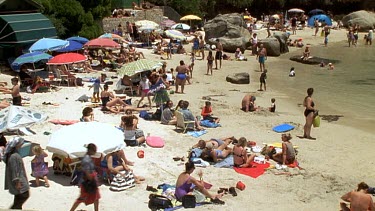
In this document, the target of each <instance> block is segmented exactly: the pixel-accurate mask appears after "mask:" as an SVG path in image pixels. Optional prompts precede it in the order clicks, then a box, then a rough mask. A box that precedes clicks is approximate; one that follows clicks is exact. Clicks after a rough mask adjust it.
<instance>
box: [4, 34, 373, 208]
mask: <svg viewBox="0 0 375 211" xmlns="http://www.w3.org/2000/svg"><path fill="white" fill-rule="evenodd" d="M297 33H298V35H297V36H295V35H294V36H292V39H295V38H299V37H303V38H304V40H305V43H310V44H313V45H320V44H321V43H322V42H323V38H321V37H313V36H311V35H312V33H313V31H312V30H311V29H305V31H297ZM265 35H266V32H262V33H261V35H260V37H261V38H263V37H265ZM345 39H346V35H345V30H341V31H335V30H332V33H331V35H330V42H337V41H342V40H345ZM187 50H188V51H189V50H190V49H187ZM295 50H297V49H293V48H292V49H291V51H295ZM298 51H301V52H302V49H299V50H298ZM145 53H146V57H147V58H151V59H158V58H159V56H156V55H151V54H150V53H148V51H145ZM245 56H246V57H247V58H248V59H249V60H248V61H247V62H237V61H223V68H222V69H221V70H214V75H213V76H207V75H204V74H205V73H206V61H200V60H197V61H196V65H195V68H194V73H193V84H192V85H187V86H186V88H185V93H186V94H184V95H181V94H173V95H171V99H172V100H173V101H174V102H175V104H176V103H177V101H178V100H180V99H184V100H188V101H189V102H190V109H191V110H192V111H193V113H194V114H195V115H199V112H200V108H201V106H203V105H204V101H205V100H202V96H209V95H211V96H212V99H215V101H211V102H212V104H213V110H214V113H215V115H217V116H219V117H220V118H221V124H222V127H221V128H217V129H208V133H207V134H206V135H204V136H202V137H201V138H203V139H209V138H211V137H223V136H232V135H233V136H235V137H238V138H239V137H241V136H244V137H246V138H247V139H248V140H253V141H256V142H257V143H258V145H261V144H262V143H273V142H280V134H277V133H275V132H273V131H272V130H271V128H272V127H273V126H276V125H278V124H281V123H285V122H287V123H289V122H291V123H293V124H295V125H297V127H296V128H295V129H294V130H293V131H291V134H292V135H293V137H294V138H293V139H292V142H293V143H294V144H295V145H298V146H299V154H298V160H299V162H300V165H301V167H303V168H305V169H306V170H302V171H299V170H296V169H292V170H291V172H292V173H293V174H294V175H293V176H285V175H279V176H277V175H274V174H273V171H269V172H266V173H265V174H264V175H262V176H260V177H259V178H257V179H252V178H251V177H247V176H244V175H240V174H237V173H236V172H235V171H234V170H232V169H217V168H213V167H208V168H206V169H203V172H204V179H205V180H207V181H208V182H210V183H211V184H213V187H212V189H211V191H212V192H216V191H217V190H218V188H219V187H231V186H235V184H236V183H237V181H239V180H241V181H243V182H244V183H245V184H246V189H245V190H244V191H242V192H241V191H239V190H237V192H238V196H237V197H232V196H231V195H225V196H224V197H223V200H224V201H225V202H226V204H225V205H223V206H216V205H205V206H202V207H198V208H196V210H217V209H220V210H276V209H278V210H291V209H294V210H337V209H338V208H339V206H338V201H339V197H341V195H342V194H344V193H346V192H347V191H349V190H352V189H354V188H355V186H356V184H357V183H359V182H361V181H365V182H367V183H368V184H370V185H374V184H375V180H374V174H373V168H372V167H373V161H372V159H373V152H372V151H373V150H372V149H373V148H374V147H375V144H374V142H373V137H374V133H366V132H363V131H360V130H358V129H355V128H353V127H348V126H343V125H340V121H338V122H332V123H328V122H326V121H322V123H321V127H320V128H318V129H313V130H312V136H314V137H317V140H316V141H307V140H300V139H299V138H297V137H295V135H301V134H303V124H304V121H305V120H304V117H303V115H302V112H303V108H302V107H297V103H299V102H293V101H290V99H291V98H290V97H289V96H286V95H284V94H282V93H280V92H279V91H280V90H276V89H273V87H272V84H269V86H268V87H267V88H268V89H267V91H266V92H257V91H256V90H257V89H258V87H259V83H258V78H259V72H256V71H254V70H258V69H259V67H258V63H257V62H256V60H255V57H250V56H249V52H248V51H247V52H246V53H245ZM181 59H183V60H185V62H186V63H188V61H189V57H188V56H186V55H174V56H173V60H171V61H168V66H167V67H168V68H171V67H173V68H174V67H176V65H177V64H178V62H179V60H181ZM279 60H280V58H268V60H267V62H270V63H271V62H272V61H275V62H276V61H279ZM275 62H272V63H273V64H274V63H275ZM266 65H267V64H266ZM272 71H277V66H275V67H272ZM237 72H248V73H249V74H250V75H251V84H250V85H235V84H230V83H227V82H225V77H226V76H227V75H228V74H230V73H237ZM4 80H6V81H10V76H7V75H0V81H4ZM245 93H253V94H254V95H255V96H257V101H256V102H257V104H258V105H260V106H262V107H268V106H270V99H271V98H273V97H275V98H276V99H277V112H276V113H275V114H272V113H269V112H255V113H244V112H242V111H241V110H240V109H239V108H240V103H241V99H242V97H243V96H244V95H245ZM22 94H23V96H25V97H26V96H28V97H31V98H32V99H31V101H30V104H31V106H30V107H31V108H34V109H37V110H41V111H44V112H45V113H47V114H48V115H49V119H79V118H80V116H81V111H82V109H83V108H84V107H85V104H84V103H80V102H77V101H75V99H77V98H78V97H79V96H80V95H82V94H88V95H91V91H88V88H87V84H85V86H84V87H83V88H82V87H80V88H74V87H70V88H68V87H63V88H62V89H61V90H60V91H58V92H50V93H36V94H34V95H29V94H26V93H22ZM1 97H2V98H3V96H1ZM66 98H68V99H66ZM137 99H139V98H137V97H133V104H136V100H137ZM300 101H302V99H301V100H300ZM42 102H54V103H59V104H60V106H58V107H54V106H44V105H42ZM317 107H319V105H317ZM94 112H95V119H96V120H98V121H101V122H108V123H111V124H114V125H117V124H118V123H119V122H120V115H108V114H103V113H102V112H101V111H99V110H98V109H95V111H94ZM61 127H63V126H59V125H53V124H51V123H48V122H45V123H43V124H39V125H35V126H33V127H32V129H33V130H34V131H35V132H36V133H37V134H36V135H33V136H27V137H26V139H27V140H30V141H32V142H37V143H40V144H41V145H42V146H43V148H45V146H46V145H47V143H48V138H49V136H46V135H43V132H45V131H48V132H53V131H56V130H58V129H59V128H61ZM139 127H140V128H141V129H143V130H144V131H145V133H151V134H152V135H157V136H161V137H163V138H164V139H165V142H166V146H165V147H164V148H162V149H153V148H150V147H147V148H145V149H143V148H141V149H143V150H144V151H145V158H144V159H139V158H137V157H136V152H137V151H138V150H139V149H140V148H127V149H125V153H126V155H127V157H128V158H129V159H130V160H132V161H135V166H134V167H133V169H134V172H135V173H136V174H138V175H142V176H144V177H145V178H146V181H145V182H144V183H143V184H141V185H137V186H136V187H135V188H132V189H130V190H127V191H124V192H119V193H117V192H111V191H110V190H109V187H108V186H105V185H102V186H101V187H100V191H101V195H102V198H101V200H100V210H148V208H147V202H148V195H149V194H150V192H147V191H146V190H145V189H146V185H147V184H148V185H153V186H154V187H155V186H157V185H158V184H161V183H170V184H174V183H175V181H176V178H177V176H178V174H179V173H180V172H182V171H183V168H184V167H183V165H178V164H179V162H175V161H173V159H172V157H174V156H183V155H186V152H187V150H188V148H189V147H190V146H192V145H193V144H194V143H196V142H197V141H198V140H199V139H198V138H193V137H191V136H188V135H185V134H181V133H179V132H176V131H174V126H165V125H161V124H160V123H159V122H153V121H152V122H148V121H143V120H141V121H140V123H139ZM8 138H9V139H10V137H8ZM50 155H51V154H50ZM31 159H32V157H26V158H24V162H25V165H26V170H27V171H28V174H29V173H31V172H30V161H31ZM47 161H48V162H49V163H50V165H51V163H52V161H51V160H50V159H47ZM272 164H274V163H272ZM4 168H5V165H4V164H3V163H2V164H0V172H1V174H0V181H1V182H0V189H1V190H2V191H1V192H0V198H1V202H2V203H1V204H0V209H1V208H3V209H6V208H8V207H9V205H11V204H12V200H13V196H12V195H10V194H9V193H8V192H7V191H5V190H3V187H4V186H3V185H4V184H3V181H4V172H5V170H4ZM193 176H197V175H196V173H194V174H193ZM49 178H50V180H51V187H50V188H48V189H47V188H45V187H38V188H35V187H32V188H31V197H30V199H29V200H28V201H27V202H26V203H25V205H24V208H25V209H32V210H68V209H70V207H71V205H72V204H73V202H74V200H75V199H76V197H77V196H78V194H79V189H78V188H77V187H76V186H70V185H69V181H70V178H68V177H66V176H55V175H53V173H52V172H50V174H49ZM29 180H33V178H32V177H29ZM79 209H85V210H93V206H92V205H90V206H87V207H85V206H84V205H81V206H80V207H79Z"/></svg>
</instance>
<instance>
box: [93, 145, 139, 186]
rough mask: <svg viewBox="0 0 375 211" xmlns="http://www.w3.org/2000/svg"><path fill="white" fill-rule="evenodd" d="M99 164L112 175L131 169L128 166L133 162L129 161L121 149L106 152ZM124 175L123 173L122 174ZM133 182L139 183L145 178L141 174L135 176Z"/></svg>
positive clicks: (132, 164)
mask: <svg viewBox="0 0 375 211" xmlns="http://www.w3.org/2000/svg"><path fill="white" fill-rule="evenodd" d="M100 166H101V167H104V168H108V170H109V171H110V172H111V174H113V175H117V174H122V173H121V172H122V171H133V170H132V169H131V168H130V167H129V166H134V163H133V162H130V161H129V160H127V159H126V157H125V153H124V151H123V150H117V151H113V152H111V153H109V154H107V155H106V156H105V157H104V159H103V160H102V161H101V162H100ZM122 176H124V177H125V174H124V175H122ZM134 179H135V183H137V184H139V183H141V181H144V180H145V178H143V177H141V176H135V175H134Z"/></svg>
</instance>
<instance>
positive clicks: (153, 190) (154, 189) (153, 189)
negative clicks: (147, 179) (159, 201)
mask: <svg viewBox="0 0 375 211" xmlns="http://www.w3.org/2000/svg"><path fill="white" fill-rule="evenodd" d="M146 190H147V191H151V192H158V190H157V189H156V188H154V187H152V186H149V185H147V187H146Z"/></svg>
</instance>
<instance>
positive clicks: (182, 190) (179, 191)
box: [175, 161, 224, 204]
mask: <svg viewBox="0 0 375 211" xmlns="http://www.w3.org/2000/svg"><path fill="white" fill-rule="evenodd" d="M194 170H195V166H194V163H193V162H191V161H189V162H187V163H185V171H184V172H182V173H181V174H180V175H179V176H178V178H177V181H176V191H175V196H176V199H177V200H178V201H181V200H182V198H183V197H184V196H185V195H192V194H193V190H194V188H195V189H197V190H198V191H199V192H201V193H203V194H204V195H205V196H206V197H207V198H210V199H211V202H213V203H216V204H224V201H222V200H220V198H221V197H222V194H217V195H214V194H211V193H209V192H208V190H207V189H206V188H205V187H204V182H203V173H202V171H200V172H199V173H198V175H199V177H200V179H199V181H198V180H197V179H195V178H194V177H192V176H191V174H192V173H193V172H194ZM193 185H194V186H195V187H194V186H193Z"/></svg>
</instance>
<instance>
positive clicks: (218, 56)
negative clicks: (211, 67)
mask: <svg viewBox="0 0 375 211" xmlns="http://www.w3.org/2000/svg"><path fill="white" fill-rule="evenodd" d="M222 59H223V44H221V42H220V40H219V39H216V54H215V69H216V70H217V60H219V62H220V69H221V60H222Z"/></svg>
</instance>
